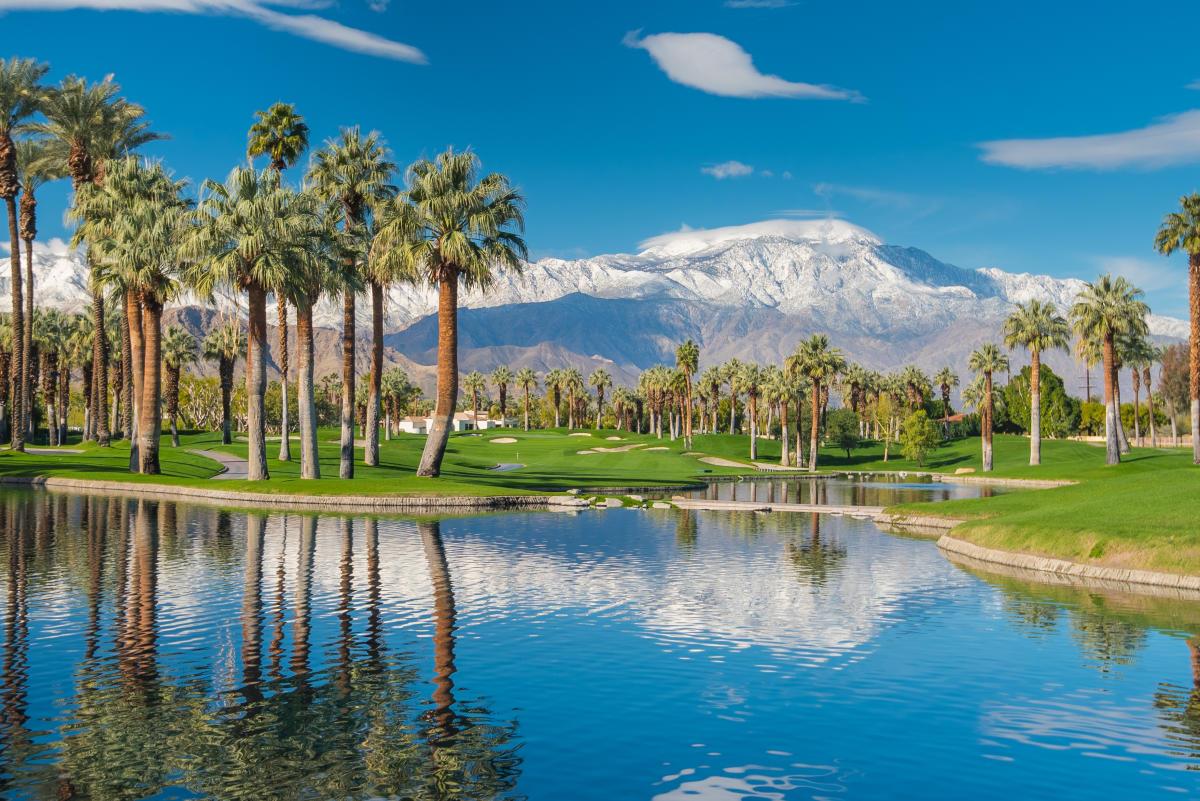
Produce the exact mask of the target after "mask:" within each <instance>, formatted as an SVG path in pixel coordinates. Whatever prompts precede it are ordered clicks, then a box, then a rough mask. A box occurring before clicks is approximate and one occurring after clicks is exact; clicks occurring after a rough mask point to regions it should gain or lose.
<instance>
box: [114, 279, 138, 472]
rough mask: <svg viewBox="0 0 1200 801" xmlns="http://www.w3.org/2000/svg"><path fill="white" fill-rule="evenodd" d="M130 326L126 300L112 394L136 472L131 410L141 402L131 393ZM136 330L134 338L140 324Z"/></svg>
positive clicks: (136, 463) (125, 301) (132, 467)
mask: <svg viewBox="0 0 1200 801" xmlns="http://www.w3.org/2000/svg"><path fill="white" fill-rule="evenodd" d="M126 294H128V293H126ZM132 326H133V321H132V318H131V317H130V316H129V301H128V298H126V299H124V300H123V301H122V303H121V386H120V389H118V388H117V387H113V388H112V390H113V394H114V395H117V396H118V397H120V399H121V417H120V418H119V419H118V424H119V425H120V427H121V430H122V431H123V432H124V435H125V437H126V438H127V439H128V440H129V446H130V447H129V455H130V459H129V469H130V470H136V469H137V466H138V464H139V463H138V460H137V458H136V457H135V456H134V452H135V446H136V444H137V433H138V429H137V423H136V421H135V415H134V411H133V410H134V406H136V405H137V404H138V403H140V402H141V396H139V395H135V394H134V391H133V337H134V336H135V334H134V332H132V331H131V330H130V328H131V327H132ZM138 329H139V330H138V332H137V334H136V336H139V337H140V336H141V330H140V329H141V324H140V323H139V324H138ZM113 433H114V434H115V433H116V432H115V431H114V432H113Z"/></svg>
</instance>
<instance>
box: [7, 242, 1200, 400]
mask: <svg viewBox="0 0 1200 801" xmlns="http://www.w3.org/2000/svg"><path fill="white" fill-rule="evenodd" d="M35 264H36V267H35V272H36V274H37V281H38V289H37V294H38V299H39V303H46V304H48V305H52V306H57V307H60V308H67V309H78V308H82V307H83V304H84V303H85V301H86V291H85V289H86V280H85V275H86V271H85V269H84V266H83V264H82V261H81V259H80V258H79V256H78V255H77V254H75V253H73V252H71V251H70V250H69V249H68V248H66V247H65V246H64V245H62V243H60V242H51V243H49V244H48V245H46V246H39V248H38V250H37V252H36V253H35ZM5 272H6V271H5ZM7 284H8V281H7V275H5V274H4V273H3V272H0V292H5V291H6V290H7ZM1082 286H1083V283H1082V282H1081V281H1078V280H1074V279H1067V280H1063V279H1057V278H1052V277H1049V276H1039V275H1030V274H1027V273H1008V272H1005V271H1003V270H1000V269H995V268H985V269H979V270H967V269H963V268H960V267H956V266H954V265H950V264H946V263H945V262H942V261H939V260H938V259H936V258H934V257H933V256H931V255H930V254H928V253H926V252H924V251H922V250H919V249H916V248H911V247H901V246H897V245H891V244H887V243H885V242H883V241H881V240H880V239H879V238H878V237H876V236H875V235H874V234H872V233H870V232H869V231H866V230H865V229H862V228H859V227H858V226H855V225H852V224H850V223H848V222H844V221H841V220H771V221H766V222H762V223H755V224H751V225H746V226H736V227H729V228H717V229H711V230H703V231H686V230H685V231H681V232H678V233H673V234H667V235H664V236H660V237H655V238H653V239H650V240H648V241H646V242H645V243H643V245H642V249H641V251H640V252H639V253H636V254H616V255H605V256H595V257H592V258H586V259H579V260H562V259H543V260H540V261H537V262H535V263H532V264H529V265H528V266H527V268H526V269H525V270H524V272H523V274H522V275H516V274H504V275H501V276H500V277H499V280H498V281H497V282H496V284H495V286H494V287H492V288H491V290H490V291H489V292H487V293H486V294H481V293H478V292H472V293H466V294H465V296H464V297H463V306H464V309H463V310H462V313H461V318H460V321H461V329H462V333H461V344H462V347H463V356H462V366H463V369H464V370H471V369H479V370H487V369H490V368H491V367H494V366H495V365H497V364H500V363H506V364H509V365H511V366H513V367H514V368H516V367H524V366H529V367H533V368H534V369H537V370H547V369H550V368H553V367H560V366H564V365H574V366H576V367H579V368H580V369H583V370H585V371H587V370H591V369H594V368H595V367H598V366H605V367H606V368H608V369H609V370H610V371H611V372H613V373H614V376H615V377H616V378H617V379H618V380H619V381H623V382H630V381H632V380H633V379H634V377H635V376H636V374H637V373H638V371H640V370H641V369H644V368H645V367H648V366H650V365H652V364H654V363H655V362H659V361H671V360H672V359H673V351H674V347H675V345H676V344H677V343H678V342H680V341H682V340H683V339H684V338H686V337H692V338H694V339H696V340H697V341H698V342H699V343H700V345H701V347H702V354H703V361H704V362H705V363H713V362H719V361H724V360H725V359H728V358H730V357H734V356H736V357H738V358H741V359H755V360H759V361H763V362H767V361H772V362H778V361H780V360H781V359H782V358H783V357H784V356H785V355H787V354H788V353H790V352H791V351H792V349H793V348H794V347H795V344H796V342H797V341H798V340H799V339H800V338H801V337H804V336H807V335H808V334H810V333H813V332H818V331H819V332H825V333H828V334H829V335H830V337H831V338H832V339H833V340H834V342H835V344H837V345H838V346H839V347H841V348H842V349H843V350H844V351H845V352H846V353H847V355H848V356H849V357H850V358H852V359H856V360H858V361H861V362H863V363H865V364H867V365H868V366H870V367H874V368H877V369H890V368H894V367H896V366H899V365H902V364H906V363H909V362H914V363H916V364H918V365H920V366H922V367H924V368H926V369H929V370H933V369H936V368H938V367H941V366H942V365H944V364H949V365H951V366H954V367H956V368H958V369H960V370H961V369H965V363H966V357H967V354H969V353H970V351H971V350H972V349H973V348H975V347H976V346H978V345H979V344H981V343H982V342H985V341H989V340H995V339H997V338H998V331H999V326H1000V324H1001V321H1002V320H1003V318H1004V317H1005V315H1007V313H1008V312H1009V310H1010V309H1011V308H1012V305H1013V304H1014V303H1017V302H1021V301H1024V300H1028V299H1030V298H1034V297H1037V298H1041V299H1044V300H1050V301H1053V302H1054V303H1056V304H1057V305H1058V306H1059V307H1060V308H1061V309H1063V310H1064V311H1065V310H1066V308H1067V307H1068V306H1069V304H1070V303H1071V301H1072V300H1073V298H1074V296H1075V295H1076V294H1077V293H1078V291H1079V290H1080V288H1081V287H1082ZM194 304H195V299H191V298H184V299H182V301H181V302H180V304H178V305H179V306H180V307H187V306H192V305H194ZM237 306H238V303H237V300H236V298H234V297H232V296H230V295H223V296H220V297H218V298H217V299H216V307H217V309H218V310H219V311H221V312H223V313H235V312H236V310H237ZM435 308H436V297H435V295H434V293H433V292H432V291H431V290H429V289H427V288H420V287H411V286H397V287H394V288H392V290H391V291H390V293H389V296H388V303H387V323H386V329H387V330H388V331H389V332H390V333H389V334H388V336H387V345H388V359H389V361H390V362H392V363H396V364H400V365H402V366H404V367H406V369H409V370H410V372H413V373H414V375H415V377H416V378H417V379H418V380H420V381H421V382H422V383H429V382H430V381H431V380H432V373H431V371H429V370H428V369H422V366H424V367H427V366H428V365H431V364H432V363H433V361H434V358H435V353H436V337H437V328H436V320H435V319H434V317H433V316H432V313H433V312H434V310H435ZM364 312H365V309H364ZM213 315H214V313H213V312H212V311H206V312H204V313H201V310H200V309H198V308H194V309H188V310H186V311H185V309H184V308H179V309H177V310H176V311H175V312H174V315H173V316H174V317H177V318H179V319H182V320H185V321H187V323H188V327H189V328H192V329H193V330H195V331H197V332H200V331H203V330H204V329H205V328H206V326H207V325H208V324H209V322H210V321H211V318H212V317H213ZM340 319H341V311H340V303H339V302H334V301H326V302H324V303H323V304H322V305H321V307H320V308H319V309H318V312H317V320H316V322H317V324H318V325H320V326H321V327H322V329H323V330H322V331H321V332H320V334H319V339H318V362H319V364H318V374H320V373H323V372H331V371H333V370H335V369H337V364H338V358H339V357H338V351H337V349H338V341H337V336H336V328H337V327H338V326H339V325H340ZM1151 329H1152V332H1153V333H1154V334H1155V335H1156V336H1157V337H1159V338H1163V339H1182V338H1184V337H1186V335H1187V325H1186V323H1185V322H1184V321H1181V320H1175V319H1171V318H1165V317H1157V316H1155V317H1152V319H1151ZM361 358H365V352H364V353H363V354H362V357H361ZM1051 363H1052V365H1053V366H1054V367H1055V369H1057V370H1059V371H1060V372H1063V373H1065V374H1066V375H1067V376H1068V377H1069V378H1070V382H1069V383H1072V384H1074V383H1076V380H1075V379H1076V376H1079V377H1080V378H1079V380H1082V378H1081V375H1082V374H1081V371H1080V369H1079V368H1078V367H1076V366H1075V365H1074V363H1073V362H1072V361H1071V360H1070V357H1069V356H1067V355H1066V354H1060V355H1057V356H1055V357H1052V359H1051Z"/></svg>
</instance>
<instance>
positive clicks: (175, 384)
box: [162, 325, 197, 448]
mask: <svg viewBox="0 0 1200 801" xmlns="http://www.w3.org/2000/svg"><path fill="white" fill-rule="evenodd" d="M162 358H163V364H164V365H165V366H166V368H167V369H166V381H165V384H166V386H165V392H164V398H163V400H164V401H165V402H166V406H167V422H168V424H169V425H170V426H171V445H173V446H174V447H176V448H178V447H179V376H180V373H182V372H183V368H185V367H187V366H188V365H189V364H194V363H195V362H196V358H197V353H196V338H195V337H194V336H192V335H191V334H189V333H188V332H187V331H185V330H183V329H182V328H180V327H179V326H177V325H173V326H171V327H170V328H168V329H167V332H166V333H165V334H164V335H163V343H162Z"/></svg>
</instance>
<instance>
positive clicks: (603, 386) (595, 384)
mask: <svg viewBox="0 0 1200 801" xmlns="http://www.w3.org/2000/svg"><path fill="white" fill-rule="evenodd" d="M612 383H613V382H612V376H611V375H609V374H608V371H607V370H605V369H604V368H603V367H600V368H597V369H596V370H595V371H593V372H592V374H591V375H590V376H588V385H589V386H591V388H592V389H594V390H596V429H597V430H599V429H601V428H603V427H604V426H603V422H602V421H603V418H604V393H605V392H606V391H607V390H608V389H609V388H610V387H612Z"/></svg>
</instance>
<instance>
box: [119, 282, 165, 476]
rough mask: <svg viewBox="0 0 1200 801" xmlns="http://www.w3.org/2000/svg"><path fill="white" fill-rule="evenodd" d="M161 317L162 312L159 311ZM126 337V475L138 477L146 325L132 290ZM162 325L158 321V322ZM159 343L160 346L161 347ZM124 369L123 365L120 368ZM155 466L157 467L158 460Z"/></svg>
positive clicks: (127, 303) (128, 299) (127, 307)
mask: <svg viewBox="0 0 1200 801" xmlns="http://www.w3.org/2000/svg"><path fill="white" fill-rule="evenodd" d="M160 314H161V310H160ZM123 318H124V323H125V329H126V333H127V334H128V341H129V353H128V359H129V361H128V362H127V363H126V364H127V365H128V370H127V375H128V376H129V380H127V381H125V382H124V386H123V387H122V390H123V394H124V395H125V398H126V400H125V404H126V406H125V408H126V420H127V421H128V423H127V426H128V434H127V436H128V437H129V472H131V473H137V472H140V471H141V469H142V464H143V462H142V459H141V456H140V455H139V453H138V451H139V449H140V448H141V439H142V433H141V432H142V421H141V408H142V403H144V402H145V398H146V394H145V392H144V387H145V369H146V368H145V365H146V363H147V362H146V356H145V347H146V344H145V343H146V334H145V330H146V329H145V325H146V321H145V319H144V315H143V313H142V304H141V301H140V299H139V298H138V296H137V293H136V292H134V291H133V290H132V289H127V290H125V314H124V315H123ZM160 323H161V320H160ZM161 345H162V343H161V342H160V343H159V346H160V347H161ZM122 369H125V365H122ZM153 397H154V399H155V400H154V402H155V403H158V395H157V394H156V395H154V396H153ZM155 458H156V463H157V457H155Z"/></svg>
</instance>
